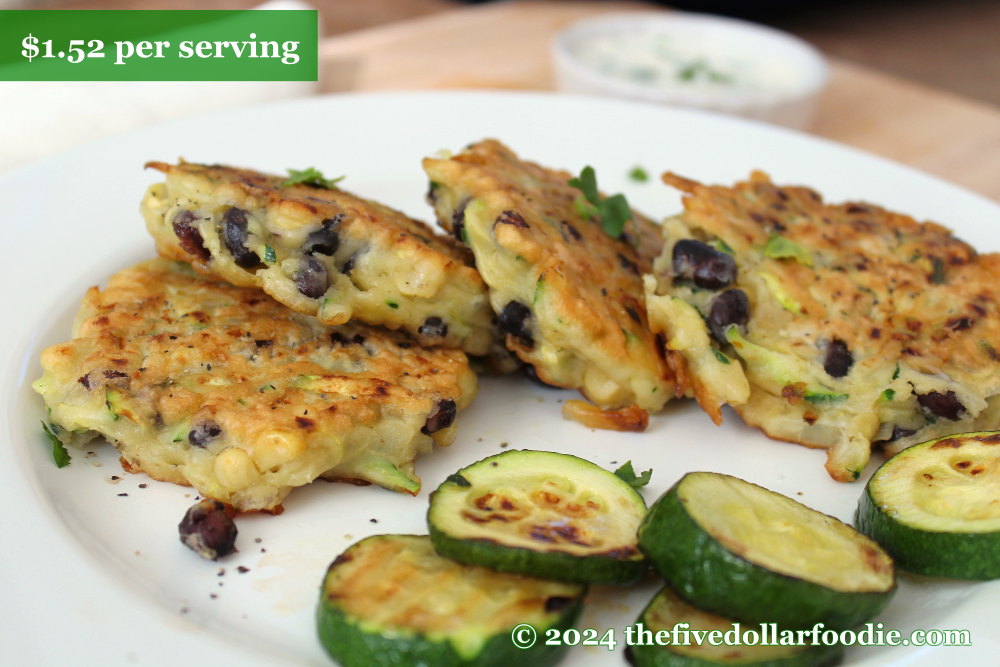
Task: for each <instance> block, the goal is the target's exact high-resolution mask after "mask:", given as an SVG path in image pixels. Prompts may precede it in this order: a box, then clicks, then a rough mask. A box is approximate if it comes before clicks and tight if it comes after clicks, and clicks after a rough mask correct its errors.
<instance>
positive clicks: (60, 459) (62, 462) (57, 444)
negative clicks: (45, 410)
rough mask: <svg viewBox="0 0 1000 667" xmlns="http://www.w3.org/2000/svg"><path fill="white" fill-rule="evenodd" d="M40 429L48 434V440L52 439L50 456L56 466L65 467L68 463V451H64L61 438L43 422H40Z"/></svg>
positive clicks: (64, 447)
mask: <svg viewBox="0 0 1000 667" xmlns="http://www.w3.org/2000/svg"><path fill="white" fill-rule="evenodd" d="M42 429H44V431H45V435H47V436H49V440H51V441H52V458H54V459H55V460H56V467H59V468H65V467H66V466H68V465H69V464H70V458H69V452H68V451H66V446H65V445H63V444H62V440H60V439H59V438H57V437H56V434H55V433H53V432H52V431H50V430H49V427H48V426H46V424H45V422H42Z"/></svg>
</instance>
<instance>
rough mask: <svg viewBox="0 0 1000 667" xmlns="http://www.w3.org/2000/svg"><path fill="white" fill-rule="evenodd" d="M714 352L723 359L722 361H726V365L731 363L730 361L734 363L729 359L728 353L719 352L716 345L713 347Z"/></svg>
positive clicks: (719, 358) (717, 357)
mask: <svg viewBox="0 0 1000 667" xmlns="http://www.w3.org/2000/svg"><path fill="white" fill-rule="evenodd" d="M712 352H715V358H716V359H718V360H719V361H721V362H722V363H724V364H726V365H729V364H730V363H732V362H730V361H729V357H727V356H726V355H724V354H722V353H721V352H719V351H718V350H716V349H715V348H714V347H713V348H712Z"/></svg>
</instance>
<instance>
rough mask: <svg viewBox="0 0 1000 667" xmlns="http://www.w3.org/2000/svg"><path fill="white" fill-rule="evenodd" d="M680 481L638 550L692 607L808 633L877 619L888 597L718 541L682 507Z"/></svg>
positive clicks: (650, 517)
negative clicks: (808, 577) (789, 569)
mask: <svg viewBox="0 0 1000 667" xmlns="http://www.w3.org/2000/svg"><path fill="white" fill-rule="evenodd" d="M683 481H684V478H681V480H680V481H679V482H677V484H675V485H674V486H673V487H672V488H671V489H670V490H669V491H667V492H666V493H665V494H664V495H663V496H662V497H661V498H660V499H659V500H657V501H656V503H654V504H653V506H652V507H651V508H650V510H649V512H648V513H647V514H646V518H645V519H643V522H642V525H641V526H639V549H640V550H642V552H643V553H645V554H646V556H647V558H649V561H650V563H651V564H652V566H653V568H654V569H655V570H656V571H657V572H658V573H659V574H660V576H661V577H663V579H664V580H665V581H666V582H667V583H668V584H669V585H670V587H671V588H673V589H674V591H676V592H677V594H678V595H679V596H680V597H681V598H682V599H684V600H686V601H687V602H688V603H690V604H691V605H693V606H695V607H698V608H700V609H704V610H706V611H710V612H713V613H715V614H718V615H720V616H724V617H726V618H732V619H734V620H736V621H740V622H743V623H749V624H758V623H777V624H778V627H779V628H781V629H786V628H787V629H806V628H811V627H813V626H814V625H815V624H816V623H823V624H824V625H825V627H826V628H827V629H833V630H846V629H849V628H851V627H853V626H855V625H857V624H859V623H863V622H865V621H867V620H869V619H871V618H873V617H875V616H876V615H878V613H879V612H880V611H882V609H884V608H885V606H886V605H887V604H888V603H889V600H890V599H891V598H892V596H893V594H895V592H896V586H895V584H893V587H892V588H891V589H890V590H888V591H885V592H842V591H835V590H833V589H830V588H826V587H825V586H820V585H819V584H815V583H812V582H810V581H804V580H802V579H797V578H795V577H790V576H788V575H785V574H779V573H777V572H771V571H769V570H767V569H765V568H763V567H761V566H759V565H755V564H754V563H751V562H749V561H747V560H745V559H743V558H740V557H739V556H737V555H736V554H734V553H732V552H731V551H729V550H728V549H726V548H725V547H724V546H722V545H721V544H719V542H717V541H716V540H715V539H714V538H713V537H711V536H710V535H709V534H708V533H707V532H706V531H705V530H704V529H702V528H701V527H700V526H699V525H698V524H697V523H696V522H695V521H694V519H692V518H691V517H690V516H689V515H688V513H687V511H686V510H685V509H684V505H683V503H681V500H680V497H679V496H678V492H677V489H678V487H679V486H680V484H681V483H682V482H683Z"/></svg>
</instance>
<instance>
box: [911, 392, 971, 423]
mask: <svg viewBox="0 0 1000 667" xmlns="http://www.w3.org/2000/svg"><path fill="white" fill-rule="evenodd" d="M917 403H919V404H920V407H922V408H923V409H924V410H926V411H927V412H929V413H931V414H932V415H934V416H936V417H944V418H945V419H950V420H951V421H958V420H959V419H961V418H962V414H963V413H964V412H965V406H964V405H962V402H961V401H960V400H958V396H956V395H955V392H953V391H950V390H949V391H947V392H945V393H943V394H942V393H940V392H937V391H932V392H928V393H926V394H921V395H919V396H917Z"/></svg>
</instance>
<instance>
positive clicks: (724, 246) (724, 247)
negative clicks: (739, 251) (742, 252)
mask: <svg viewBox="0 0 1000 667" xmlns="http://www.w3.org/2000/svg"><path fill="white" fill-rule="evenodd" d="M709 245H710V246H712V247H713V248H715V249H716V250H718V251H719V252H724V253H726V254H727V255H731V256H732V257H736V251H735V250H733V249H732V247H730V245H729V244H728V243H726V242H725V241H723V240H722V239H715V240H714V241H712V242H711V243H709Z"/></svg>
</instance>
